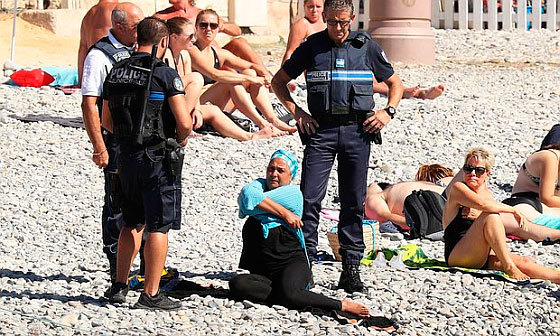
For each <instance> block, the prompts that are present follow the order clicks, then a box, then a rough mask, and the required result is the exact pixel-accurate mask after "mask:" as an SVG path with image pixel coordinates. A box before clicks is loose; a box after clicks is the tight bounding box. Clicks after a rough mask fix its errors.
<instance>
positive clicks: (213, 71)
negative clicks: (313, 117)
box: [187, 9, 297, 136]
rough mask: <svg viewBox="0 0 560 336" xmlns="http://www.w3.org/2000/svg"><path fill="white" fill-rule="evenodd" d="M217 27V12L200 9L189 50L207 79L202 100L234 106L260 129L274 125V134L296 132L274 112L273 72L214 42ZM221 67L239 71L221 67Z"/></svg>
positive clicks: (221, 105)
mask: <svg viewBox="0 0 560 336" xmlns="http://www.w3.org/2000/svg"><path fill="white" fill-rule="evenodd" d="M218 26H219V21H218V14H216V12H215V11H213V10H212V9H205V10H202V11H200V12H199V13H198V15H197V16H196V23H195V31H196V43H195V46H196V48H190V49H188V50H187V51H188V53H189V55H190V57H191V60H192V69H193V70H194V71H196V72H199V73H200V74H201V75H202V77H203V78H204V86H203V91H202V95H201V96H200V102H201V103H202V104H204V103H208V102H209V103H212V104H214V105H216V106H218V107H219V108H220V109H222V110H231V109H232V107H235V108H237V109H238V110H239V111H240V112H241V113H243V114H244V115H246V116H247V117H248V118H249V119H251V120H252V121H253V122H254V123H255V124H256V125H257V126H258V127H259V128H260V129H263V128H265V127H267V126H268V125H269V124H272V126H273V136H277V135H284V134H288V133H293V132H295V131H296V130H297V129H296V128H295V127H292V126H289V125H288V124H286V123H285V122H283V121H281V120H280V119H279V118H278V116H277V115H276V114H275V113H274V109H273V107H272V104H271V102H270V98H269V92H268V87H269V86H270V79H271V76H270V73H269V72H268V71H267V70H266V69H264V68H263V67H261V66H260V65H258V64H255V63H250V62H248V61H246V60H243V59H241V58H239V57H237V56H235V55H234V54H232V53H231V52H229V51H228V50H225V49H221V48H219V47H217V46H215V45H213V41H214V39H215V38H216V35H217V33H218ZM222 66H227V67H230V68H233V69H236V70H237V71H238V72H233V71H228V70H221V69H220V68H221V67H222ZM231 103H233V106H232V104H231ZM257 109H258V110H257ZM259 111H260V112H261V113H262V114H263V116H261V115H260V114H259Z"/></svg>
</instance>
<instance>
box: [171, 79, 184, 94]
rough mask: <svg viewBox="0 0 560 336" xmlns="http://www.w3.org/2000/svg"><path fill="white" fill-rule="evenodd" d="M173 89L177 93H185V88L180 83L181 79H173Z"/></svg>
mask: <svg viewBox="0 0 560 336" xmlns="http://www.w3.org/2000/svg"><path fill="white" fill-rule="evenodd" d="M173 87H174V88H175V90H177V91H185V86H184V85H183V81H181V78H179V77H175V78H174V79H173Z"/></svg>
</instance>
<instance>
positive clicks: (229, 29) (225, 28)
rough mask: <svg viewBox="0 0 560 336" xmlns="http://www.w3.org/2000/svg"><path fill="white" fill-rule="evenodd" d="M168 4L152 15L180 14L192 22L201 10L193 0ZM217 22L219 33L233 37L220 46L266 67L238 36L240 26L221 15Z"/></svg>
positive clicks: (165, 18)
mask: <svg viewBox="0 0 560 336" xmlns="http://www.w3.org/2000/svg"><path fill="white" fill-rule="evenodd" d="M169 4H171V7H168V8H166V9H164V10H161V11H159V12H157V13H155V14H154V16H155V17H158V18H160V19H164V20H169V19H171V18H173V17H176V16H181V17H184V18H185V19H189V20H190V21H191V22H194V21H195V19H196V16H197V15H198V13H199V12H200V11H201V10H202V9H200V8H198V7H196V6H195V1H194V0H169ZM218 23H219V28H218V30H219V32H220V33H224V34H227V35H230V36H233V37H234V38H233V39H232V40H231V41H229V42H228V43H227V44H226V45H224V46H222V48H224V49H226V50H229V51H230V52H231V53H233V54H234V55H236V56H238V57H241V58H243V59H244V60H246V61H249V62H251V63H255V64H258V65H260V66H262V67H263V68H266V67H265V65H264V63H263V61H262V60H261V58H260V57H259V55H257V53H256V52H255V51H254V50H253V48H251V46H250V45H249V42H247V40H246V39H244V38H242V37H238V36H240V35H241V28H239V26H238V25H236V24H235V23H233V22H227V21H224V20H223V19H222V18H221V17H218ZM267 71H268V70H267ZM271 75H272V74H271Z"/></svg>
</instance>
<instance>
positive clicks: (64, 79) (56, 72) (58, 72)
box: [41, 67, 78, 86]
mask: <svg viewBox="0 0 560 336" xmlns="http://www.w3.org/2000/svg"><path fill="white" fill-rule="evenodd" d="M41 70H43V71H44V72H46V73H48V74H49V75H51V76H52V77H53V78H54V82H52V83H50V84H49V85H50V86H71V85H78V69H76V68H65V67H41Z"/></svg>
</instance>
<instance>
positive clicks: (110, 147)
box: [101, 130, 124, 259]
mask: <svg viewBox="0 0 560 336" xmlns="http://www.w3.org/2000/svg"><path fill="white" fill-rule="evenodd" d="M102 132H103V141H104V142H105V147H106V148H107V153H108V154H109V164H108V165H107V167H106V168H104V169H103V175H104V178H105V196H104V198H103V212H102V214H101V237H102V239H103V252H105V254H106V255H107V258H109V259H112V258H116V257H117V243H118V241H119V235H120V232H121V228H122V227H123V226H124V221H123V218H122V213H121V212H120V211H119V212H114V211H113V204H112V197H111V192H112V189H113V186H114V181H115V180H117V179H118V176H117V175H116V174H117V172H118V167H117V161H118V156H119V146H118V144H117V143H116V141H113V136H112V135H111V133H109V132H107V131H105V130H103V131H102Z"/></svg>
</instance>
